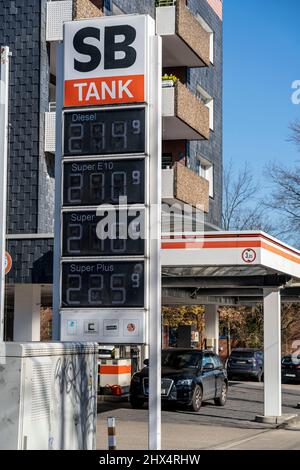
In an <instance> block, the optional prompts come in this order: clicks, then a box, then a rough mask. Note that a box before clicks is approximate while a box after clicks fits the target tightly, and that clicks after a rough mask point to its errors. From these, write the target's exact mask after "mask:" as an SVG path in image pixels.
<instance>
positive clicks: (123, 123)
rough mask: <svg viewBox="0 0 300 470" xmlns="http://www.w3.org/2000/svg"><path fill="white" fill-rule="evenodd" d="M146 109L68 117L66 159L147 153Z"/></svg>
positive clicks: (72, 113) (105, 111)
mask: <svg viewBox="0 0 300 470" xmlns="http://www.w3.org/2000/svg"><path fill="white" fill-rule="evenodd" d="M145 146H146V135H145V108H144V107H139V108H133V107H128V108H121V109H120V108H109V109H100V110H96V111H92V110H91V111H85V110H77V111H72V112H65V113H64V155H65V156H71V157H74V156H82V155H111V154H112V155H115V154H118V155H124V154H143V153H145Z"/></svg>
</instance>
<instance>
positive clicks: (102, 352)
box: [98, 349, 112, 354]
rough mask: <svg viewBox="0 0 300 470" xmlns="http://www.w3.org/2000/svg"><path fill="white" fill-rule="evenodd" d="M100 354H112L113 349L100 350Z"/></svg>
mask: <svg viewBox="0 0 300 470" xmlns="http://www.w3.org/2000/svg"><path fill="white" fill-rule="evenodd" d="M98 353H99V354H111V353H112V350H111V349H99V350H98Z"/></svg>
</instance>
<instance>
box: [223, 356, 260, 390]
mask: <svg viewBox="0 0 300 470" xmlns="http://www.w3.org/2000/svg"><path fill="white" fill-rule="evenodd" d="M263 374H264V356H263V352H262V351H260V350H259V349H254V348H237V349H233V350H232V352H231V354H230V356H229V358H228V361H227V375H228V379H229V380H232V379H241V378H242V379H243V378H253V379H255V380H256V381H257V382H261V381H262V379H263Z"/></svg>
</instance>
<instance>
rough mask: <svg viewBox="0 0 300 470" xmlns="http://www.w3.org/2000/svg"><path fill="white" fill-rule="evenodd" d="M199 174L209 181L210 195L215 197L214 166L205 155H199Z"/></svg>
mask: <svg viewBox="0 0 300 470" xmlns="http://www.w3.org/2000/svg"><path fill="white" fill-rule="evenodd" d="M198 172H199V176H202V178H205V179H206V180H207V181H208V188H209V189H208V191H209V197H214V167H213V165H212V164H211V163H210V162H209V161H208V160H206V159H205V158H203V157H199V170H198Z"/></svg>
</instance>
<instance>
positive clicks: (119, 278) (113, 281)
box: [61, 261, 145, 308]
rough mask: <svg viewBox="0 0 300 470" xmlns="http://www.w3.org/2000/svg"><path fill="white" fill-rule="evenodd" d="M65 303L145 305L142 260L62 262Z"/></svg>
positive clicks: (69, 304)
mask: <svg viewBox="0 0 300 470" xmlns="http://www.w3.org/2000/svg"><path fill="white" fill-rule="evenodd" d="M61 278H62V279H63V282H62V291H61V296H62V307H64V308H76V307H80V308H102V307H117V308H122V307H123V308H124V307H141V308H143V307H144V298H145V295H144V262H143V261H124V262H123V261H116V262H113V261H90V262H88V261H86V262H63V263H62V275H61Z"/></svg>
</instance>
